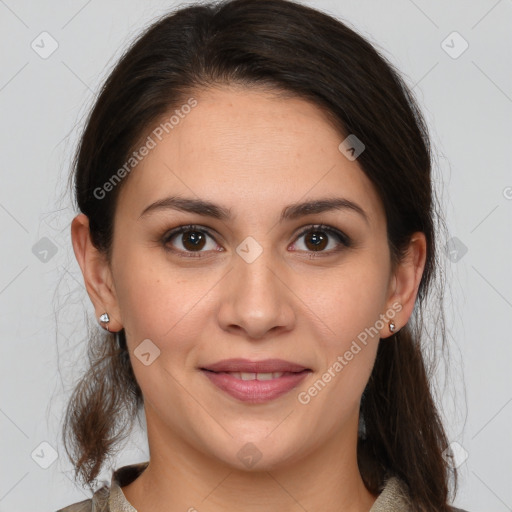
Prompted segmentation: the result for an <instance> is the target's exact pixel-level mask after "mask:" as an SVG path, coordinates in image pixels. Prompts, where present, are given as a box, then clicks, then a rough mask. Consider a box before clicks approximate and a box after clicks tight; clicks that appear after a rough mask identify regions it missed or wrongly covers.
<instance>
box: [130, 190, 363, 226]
mask: <svg viewBox="0 0 512 512" xmlns="http://www.w3.org/2000/svg"><path fill="white" fill-rule="evenodd" d="M161 210H178V211H183V212H188V213H196V214H198V215H202V216H205V217H212V218H214V219H218V220H222V221H226V220H229V219H230V218H231V209H230V208H224V207H222V206H220V205H218V204H215V203H212V202H210V201H206V200H204V199H193V198H186V197H178V196H170V197H165V198H163V199H159V200H158V201H155V202H154V203H151V204H150V205H149V206H147V207H146V208H144V210H143V211H142V213H141V214H140V216H139V219H140V218H142V217H144V216H146V215H148V214H149V213H151V212H156V211H161ZM333 210H351V211H354V212H356V213H358V214H359V215H360V216H361V217H363V219H364V220H365V222H366V223H367V224H369V220H368V216H367V214H366V212H365V211H364V210H363V208H361V206H359V205H358V204H357V203H354V202H353V201H350V200H349V199H344V198H341V197H334V198H322V199H315V200H312V201H306V202H302V203H294V204H290V205H288V206H286V207H285V208H283V210H282V212H281V217H280V220H279V222H283V221H285V220H294V219H298V218H300V217H303V216H306V215H313V214H315V213H324V212H328V211H333Z"/></svg>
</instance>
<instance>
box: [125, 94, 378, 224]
mask: <svg viewBox="0 0 512 512" xmlns="http://www.w3.org/2000/svg"><path fill="white" fill-rule="evenodd" d="M192 96H193V98H194V99H195V101H196V102H197V104H196V105H195V106H194V107H192V108H186V109H183V110H180V108H179V107H178V108H177V109H175V110H173V111H171V112H169V113H168V114H167V115H166V116H165V117H164V119H163V121H162V123H165V122H166V121H167V122H168V123H167V125H164V124H161V125H160V126H161V127H163V126H167V129H166V130H163V129H160V130H159V131H158V132H155V131H154V130H153V132H151V133H150V134H149V136H150V137H151V139H152V141H153V143H154V147H153V148H152V149H151V150H150V151H149V153H148V154H147V156H145V157H144V158H143V159H142V160H141V162H140V163H139V164H138V165H137V166H136V168H135V169H134V170H133V171H131V174H130V175H129V179H128V180H127V183H125V184H124V186H123V189H122V191H121V194H120V197H119V205H118V208H122V207H123V205H129V208H130V210H131V211H134V212H135V211H137V212H139V213H140V212H141V211H142V210H143V209H144V207H145V206H146V205H147V204H148V203H150V202H152V201H156V200H158V199H161V198H163V197H165V196H167V195H184V196H187V197H199V198H201V199H207V200H211V201H214V202H217V203H222V204H223V205H225V206H227V207H228V208H231V209H232V210H233V211H235V212H236V213H239V212H241V211H242V210H244V209H247V210H251V211H252V214H254V211H258V212H260V213H261V214H263V213H264V212H269V211H270V209H272V208H273V206H274V205H275V208H276V210H275V211H276V212H277V211H278V210H279V212H280V211H281V208H282V206H283V205H284V204H289V203H293V202H297V201H299V200H301V199H306V198H307V199H311V198H315V197H325V196H326V195H330V196H333V195H335V196H339V197H345V198H347V199H349V200H353V201H355V202H358V203H359V204H361V205H362V206H363V207H364V209H365V210H366V212H367V213H368V216H369V218H370V219H372V218H374V219H376V218H378V217H380V216H382V215H383V210H382V205H381V203H380V199H379V197H378V194H377V192H376V190H375V188H374V187H373V185H372V183H371V181H370V180H369V179H368V177H367V176H366V175H365V173H364V172H363V171H362V170H361V167H360V166H359V164H358V163H357V160H354V161H351V160H349V159H347V158H346V157H345V156H344V155H343V154H342V153H341V152H340V150H339V148H338V147H339V144H340V143H341V142H342V140H343V139H344V138H345V137H344V135H342V134H340V133H339V131H338V130H336V129H335V127H334V126H333V125H332V123H331V122H330V121H329V119H328V118H327V116H326V114H325V113H324V112H323V111H322V110H321V109H319V108H318V107H317V106H316V105H314V104H312V103H310V102H308V101H306V100H303V99H300V98H296V97H287V98H284V97H280V96H277V95H275V94H270V93H269V92H267V91H263V90H258V89H254V88H251V89H241V88H227V87H226V88H215V89H209V90H205V91H197V92H196V93H195V94H193V95H192ZM176 110H178V111H179V112H178V113H176ZM185 112H186V113H185ZM177 114H180V115H177ZM171 117H172V122H169V121H170V119H171ZM167 132H168V133H167ZM155 133H158V134H160V135H159V137H158V136H156V135H155ZM160 139H161V140H160ZM152 145H153V144H152Z"/></svg>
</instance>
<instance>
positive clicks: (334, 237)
mask: <svg viewBox="0 0 512 512" xmlns="http://www.w3.org/2000/svg"><path fill="white" fill-rule="evenodd" d="M301 237H304V242H303V244H302V245H303V246H304V247H305V249H301V248H299V249H298V250H304V251H310V252H321V253H333V252H338V251H340V250H342V249H343V247H350V245H351V242H350V239H349V237H347V236H346V235H345V234H344V233H342V232H341V231H339V230H338V229H336V228H333V227H330V226H324V225H323V224H317V225H314V226H308V227H307V228H306V229H304V230H302V231H301V233H299V235H298V237H297V239H300V238H301ZM294 245H295V244H294ZM299 245H300V244H299ZM326 248H328V249H327V250H325V249H326Z"/></svg>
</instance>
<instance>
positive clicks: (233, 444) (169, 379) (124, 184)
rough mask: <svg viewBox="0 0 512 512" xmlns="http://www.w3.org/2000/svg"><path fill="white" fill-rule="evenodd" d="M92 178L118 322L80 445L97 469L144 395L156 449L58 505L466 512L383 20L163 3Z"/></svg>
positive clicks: (91, 163)
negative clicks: (445, 411) (359, 29)
mask: <svg viewBox="0 0 512 512" xmlns="http://www.w3.org/2000/svg"><path fill="white" fill-rule="evenodd" d="M74 186H75V193H76V200H77V204H78V208H79V211H80V213H79V214H78V215H77V216H76V217H75V219H74V220H73V223H72V240H73V247H74V251H75V255H76V258H77V260H78V263H79V265H80V267H81V269H82V273H83V276H84V282H85V285H86V288H87V291H88V294H89V296H90V299H91V301H92V303H93V305H94V308H95V312H96V317H97V320H98V322H99V324H100V325H101V326H102V327H103V329H104V330H105V332H104V335H102V336H100V337H98V336H97V337H95V338H93V339H92V340H91V353H92V357H93V360H92V365H91V369H90V371H89V372H88V373H87V374H86V375H85V376H84V377H83V379H82V380H81V381H80V382H79V384H78V386H77V388H76V389H75V391H74V393H73V395H72V397H71V400H70V403H69V406H68V410H67V415H66V421H65V424H64V437H65V445H66V449H67V450H68V455H69V457H70V459H71V460H72V462H73V464H74V465H75V468H76V473H77V476H78V477H79V478H80V479H81V480H82V481H83V482H85V483H86V484H88V485H89V486H90V487H91V490H92V486H93V484H94V481H95V477H96V476H97V475H98V473H99V471H100V470H101V467H102V465H103V464H104V462H105V459H106V457H107V456H108V455H111V454H112V452H113V448H114V446H115V444H116V443H118V442H119V440H120V439H121V438H123V437H124V436H126V435H128V433H129V428H128V425H127V424H126V422H127V421H129V422H130V425H133V423H132V422H133V420H134V419H135V418H136V417H137V413H138V412H140V410H142V409H143V410H144V414H145V419H146V423H147V434H148V444H149V451H150V457H149V459H150V460H149V461H147V462H144V463H139V464H133V465H130V466H124V467H122V468H119V469H118V470H117V471H115V472H113V474H112V480H111V484H110V486H107V485H105V486H103V487H102V488H101V489H99V490H97V491H96V492H95V493H94V496H93V497H92V498H91V499H89V500H85V501H83V502H80V503H77V504H74V505H71V506H69V507H66V508H64V509H61V510H64V511H67V512H73V511H82V510H83V511H93V510H111V511H112V512H118V511H122V510H130V511H133V510H136V511H138V512H148V511H152V512H155V511H156V512H159V511H163V510H165V511H174V510H189V511H193V510H198V511H202V510H208V511H218V510H224V511H225V510H240V509H241V510H245V511H263V510H264V511H274V510H280V511H283V510H286V511H287V510H289V511H292V510H308V511H320V510H322V511H329V512H330V511H332V512H334V511H339V510H343V511H349V512H355V511H357V512H362V511H365V512H367V511H370V510H371V511H372V512H379V511H380V512H382V511H405V510H408V511H409V510H411V511H434V510H435V511H438V512H439V511H448V510H453V509H452V508H451V507H450V506H449V501H450V487H451V486H452V484H453V490H454V488H455V484H456V471H455V469H452V467H451V466H452V465H451V464H450V459H449V457H448V456H447V453H448V452H449V450H447V448H448V445H449V442H448V440H447V438H446V434H445V431H444V429H443V425H442V423H441V421H440V417H439V415H438V411H437V409H436V406H435V403H434V400H433V398H432V396H431V392H430V387H429V386H430V383H429V380H428V372H427V367H426V364H425V362H424V358H423V355H422V347H425V346H427V344H431V343H434V341H435V340H431V339H430V340H426V339H425V335H424V326H423V322H422V312H423V311H424V308H425V307H426V304H427V298H428V297H429V296H431V295H432V291H433V286H434V284H435V282H436V281H435V278H436V276H437V273H438V259H437V252H436V236H435V227H436V225H437V224H438V223H439V220H440V218H439V217H438V215H437V213H436V203H435V197H434V193H433V190H432V183H431V155H430V147H429V139H428V134H427V130H426V127H425V123H424V121H423V119H422V116H421V114H420V112H419V110H418V107H417V106H416V104H415V102H414V100H413V98H412V96H411V94H410V92H409V91H408V90H407V88H406V86H405V85H404V83H403V81H402V80H401V78H400V77H399V75H398V73H397V72H396V71H395V70H394V69H393V68H392V66H391V65H390V64H389V63H388V62H387V61H385V59H383V58H382V57H381V56H380V55H379V54H378V53H377V52H376V51H375V49H374V48H373V47H372V46H371V45H370V44H369V43H368V42H367V41H366V40H364V39H363V38H361V36H359V35H357V34H356V33H355V32H354V31H352V30H351V29H349V28H348V27H346V26H345V25H344V24H342V23H341V22H339V21H337V20H335V19H333V18H331V17H329V16H327V15H325V14H322V13H320V12H318V11H315V10H313V9H311V8H308V7H305V6H302V5H298V4H295V3H292V2H288V1H285V0H265V1H262V0H234V1H228V2H223V3H220V4H216V5H213V4H212V5H204V6H192V7H186V8H183V9H181V10H179V11H177V12H176V13H172V14H169V15H167V16H165V17H163V18H162V19H161V20H159V21H158V22H157V23H155V24H154V25H153V26H152V27H150V28H149V29H148V30H147V31H146V32H145V33H144V34H143V35H142V36H141V37H140V38H139V39H138V40H137V41H136V42H135V43H134V44H133V46H132V47H131V48H130V49H129V51H127V52H126V54H125V55H124V56H123V57H122V59H121V61H120V62H119V64H118V65H117V66H116V68H115V69H114V70H113V72H112V73H111V75H110V76H109V78H108V79H107V82H106V84H105V86H104V87H103V89H102V91H101V94H100V95H99V97H98V100H97V102H96V104H95V106H94V108H93V110H92V113H91V115H90V117H89V119H88V122H87V126H86V128H85V131H84V133H83V136H82V139H81V142H80V146H79V149H78V152H77V156H76V159H75V171H74ZM439 318H440V319H442V316H440V317H439ZM441 327H442V323H441ZM440 336H441V338H443V333H442V329H441V334H440ZM429 348H430V347H429Z"/></svg>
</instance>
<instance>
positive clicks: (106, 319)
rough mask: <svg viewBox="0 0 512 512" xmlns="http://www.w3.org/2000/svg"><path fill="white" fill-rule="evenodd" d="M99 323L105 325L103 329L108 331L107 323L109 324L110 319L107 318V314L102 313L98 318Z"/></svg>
mask: <svg viewBox="0 0 512 512" xmlns="http://www.w3.org/2000/svg"><path fill="white" fill-rule="evenodd" d="M100 322H101V323H102V324H105V326H103V328H104V329H106V330H107V331H108V330H109V328H108V323H109V322H110V317H109V316H108V313H103V314H102V315H101V316H100Z"/></svg>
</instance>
